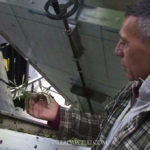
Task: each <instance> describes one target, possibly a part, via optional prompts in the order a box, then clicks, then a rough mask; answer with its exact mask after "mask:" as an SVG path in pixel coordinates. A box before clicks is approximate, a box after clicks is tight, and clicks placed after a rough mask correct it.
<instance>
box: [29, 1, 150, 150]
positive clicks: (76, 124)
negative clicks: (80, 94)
mask: <svg viewBox="0 0 150 150" xmlns="http://www.w3.org/2000/svg"><path fill="white" fill-rule="evenodd" d="M125 15H126V17H125V20H124V22H123V24H122V28H121V30H120V41H119V42H118V44H117V46H116V49H115V54H116V55H117V56H120V57H121V64H122V66H123V68H124V70H125V72H126V74H127V77H128V79H129V80H130V81H134V82H132V83H129V85H127V86H126V87H125V88H123V89H122V90H121V91H120V92H118V94H117V95H116V96H115V97H114V98H113V100H112V103H111V104H109V105H108V106H107V108H106V112H107V114H106V115H104V116H103V117H101V116H93V115H90V114H82V113H80V112H78V111H77V110H73V109H68V110H65V109H63V108H61V107H60V106H58V104H57V103H56V102H55V101H53V102H52V103H51V104H49V105H46V102H44V101H38V102H35V101H34V100H33V101H32V105H31V107H30V108H29V113H30V114H31V115H33V116H35V117H37V118H42V119H45V120H48V121H49V125H51V126H53V125H54V127H56V128H58V133H60V136H61V137H65V138H71V137H74V136H77V137H80V138H82V139H89V140H93V139H96V140H95V142H94V143H93V144H94V146H93V147H92V150H101V149H102V150H108V149H109V150H148V149H150V116H149V115H150V76H149V75H150V0H143V1H140V2H136V3H135V4H133V5H131V6H130V7H128V8H127V9H126V13H125ZM144 80H145V81H144Z"/></svg>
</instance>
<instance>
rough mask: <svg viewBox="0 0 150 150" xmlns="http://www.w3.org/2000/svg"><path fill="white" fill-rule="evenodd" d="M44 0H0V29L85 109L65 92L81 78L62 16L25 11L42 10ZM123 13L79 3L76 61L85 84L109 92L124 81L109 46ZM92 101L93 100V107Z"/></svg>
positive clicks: (58, 86)
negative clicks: (56, 18)
mask: <svg viewBox="0 0 150 150" xmlns="http://www.w3.org/2000/svg"><path fill="white" fill-rule="evenodd" d="M2 2H3V3H2ZM4 2H5V3H4ZM44 3H45V1H40V0H37V1H36V2H35V1H33V3H31V1H30V2H29V1H25V0H22V1H18V0H12V1H4V0H0V4H3V5H5V6H6V7H5V10H4V9H3V8H1V7H0V12H1V13H0V19H1V22H2V23H1V24H0V32H1V34H2V35H3V36H4V37H5V38H6V39H7V40H8V41H9V42H10V43H11V44H12V45H13V46H14V47H15V48H16V49H17V50H18V51H19V52H21V53H22V54H23V55H24V56H25V57H27V58H28V59H29V60H30V62H31V63H32V64H33V65H34V66H35V67H36V68H37V69H38V70H39V71H40V72H41V73H42V74H43V75H44V76H45V77H46V78H47V79H48V80H49V81H50V83H51V84H52V85H53V86H54V87H55V88H56V89H57V90H58V91H59V92H60V93H62V94H63V96H65V97H66V98H68V99H69V100H70V101H71V102H72V104H74V105H77V106H78V107H79V106H80V105H82V106H83V107H85V110H88V108H87V107H88V106H87V102H86V99H85V98H83V97H80V96H78V95H75V94H73V93H71V92H70V89H71V87H72V85H73V84H77V85H81V81H80V78H79V74H78V71H77V68H76V66H75V62H74V59H73V54H72V51H71V47H70V43H69V41H68V38H67V35H66V34H65V32H64V27H63V25H62V22H61V21H53V20H50V19H48V18H46V16H40V15H33V14H31V13H29V10H30V9H32V10H34V11H35V10H36V11H37V10H41V11H43V8H42V6H44ZM7 11H8V12H7ZM123 18H124V17H123V13H122V12H119V11H114V10H109V9H104V8H100V7H97V8H93V7H91V8H90V7H89V8H87V7H85V8H83V10H82V11H81V14H80V16H79V18H78V26H77V27H78V31H79V36H80V40H81V44H82V46H83V48H84V50H83V52H84V53H83V55H82V56H81V57H80V58H79V61H80V63H81V67H82V69H83V74H84V78H85V82H86V84H87V87H88V88H89V89H92V90H95V91H98V92H102V93H105V94H107V95H109V96H112V95H113V94H114V93H115V92H116V91H117V89H119V88H120V85H123V84H124V83H126V82H127V81H126V80H125V74H124V73H123V71H122V70H121V69H119V68H120V65H119V63H120V62H119V61H120V60H119V59H118V58H116V56H114V52H113V51H114V48H115V45H116V43H117V40H118V36H117V34H118V31H119V29H120V26H121V23H122V20H123ZM76 42H78V39H76ZM91 99H92V98H91ZM99 99H101V97H99ZM80 102H81V104H80ZM83 103H85V105H83ZM95 105H97V104H96V103H95V102H93V107H95ZM99 105H101V101H100V104H99ZM95 111H97V109H95Z"/></svg>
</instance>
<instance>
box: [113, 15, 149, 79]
mask: <svg viewBox="0 0 150 150" xmlns="http://www.w3.org/2000/svg"><path fill="white" fill-rule="evenodd" d="M136 20H137V17H134V16H129V17H126V19H125V20H124V22H123V24H122V28H121V30H120V40H119V42H118V44H117V46H116V49H115V54H116V55H117V56H120V57H121V64H122V66H123V68H124V70H125V71H126V74H127V77H128V79H129V80H131V81H133V80H139V78H142V79H146V77H147V76H148V75H149V74H150V41H144V42H143V41H142V40H141V38H140V34H139V30H138V29H137V26H136Z"/></svg>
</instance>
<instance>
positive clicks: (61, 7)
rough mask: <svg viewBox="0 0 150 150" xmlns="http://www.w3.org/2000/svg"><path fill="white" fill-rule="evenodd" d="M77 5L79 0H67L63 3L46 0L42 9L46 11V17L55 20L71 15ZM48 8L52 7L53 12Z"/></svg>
mask: <svg viewBox="0 0 150 150" xmlns="http://www.w3.org/2000/svg"><path fill="white" fill-rule="evenodd" d="M60 1H62V0H60ZM78 6H79V0H69V1H68V2H66V3H65V4H60V3H59V2H58V0H48V1H47V2H46V4H45V6H44V9H45V11H46V13H47V17H48V18H50V19H55V20H64V19H67V18H68V17H70V16H72V15H73V14H74V13H75V12H76V11H77V9H78ZM50 8H53V9H54V11H55V14H54V13H51V12H50V11H49V9H50Z"/></svg>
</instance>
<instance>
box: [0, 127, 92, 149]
mask: <svg viewBox="0 0 150 150" xmlns="http://www.w3.org/2000/svg"><path fill="white" fill-rule="evenodd" d="M28 149H29V150H35V149H37V150H66V149H69V150H90V149H91V148H89V147H82V146H74V145H70V144H68V143H67V142H65V141H64V142H63V141H57V140H53V139H50V138H44V137H40V136H35V135H30V134H26V133H19V132H15V131H10V130H5V129H0V150H28Z"/></svg>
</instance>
